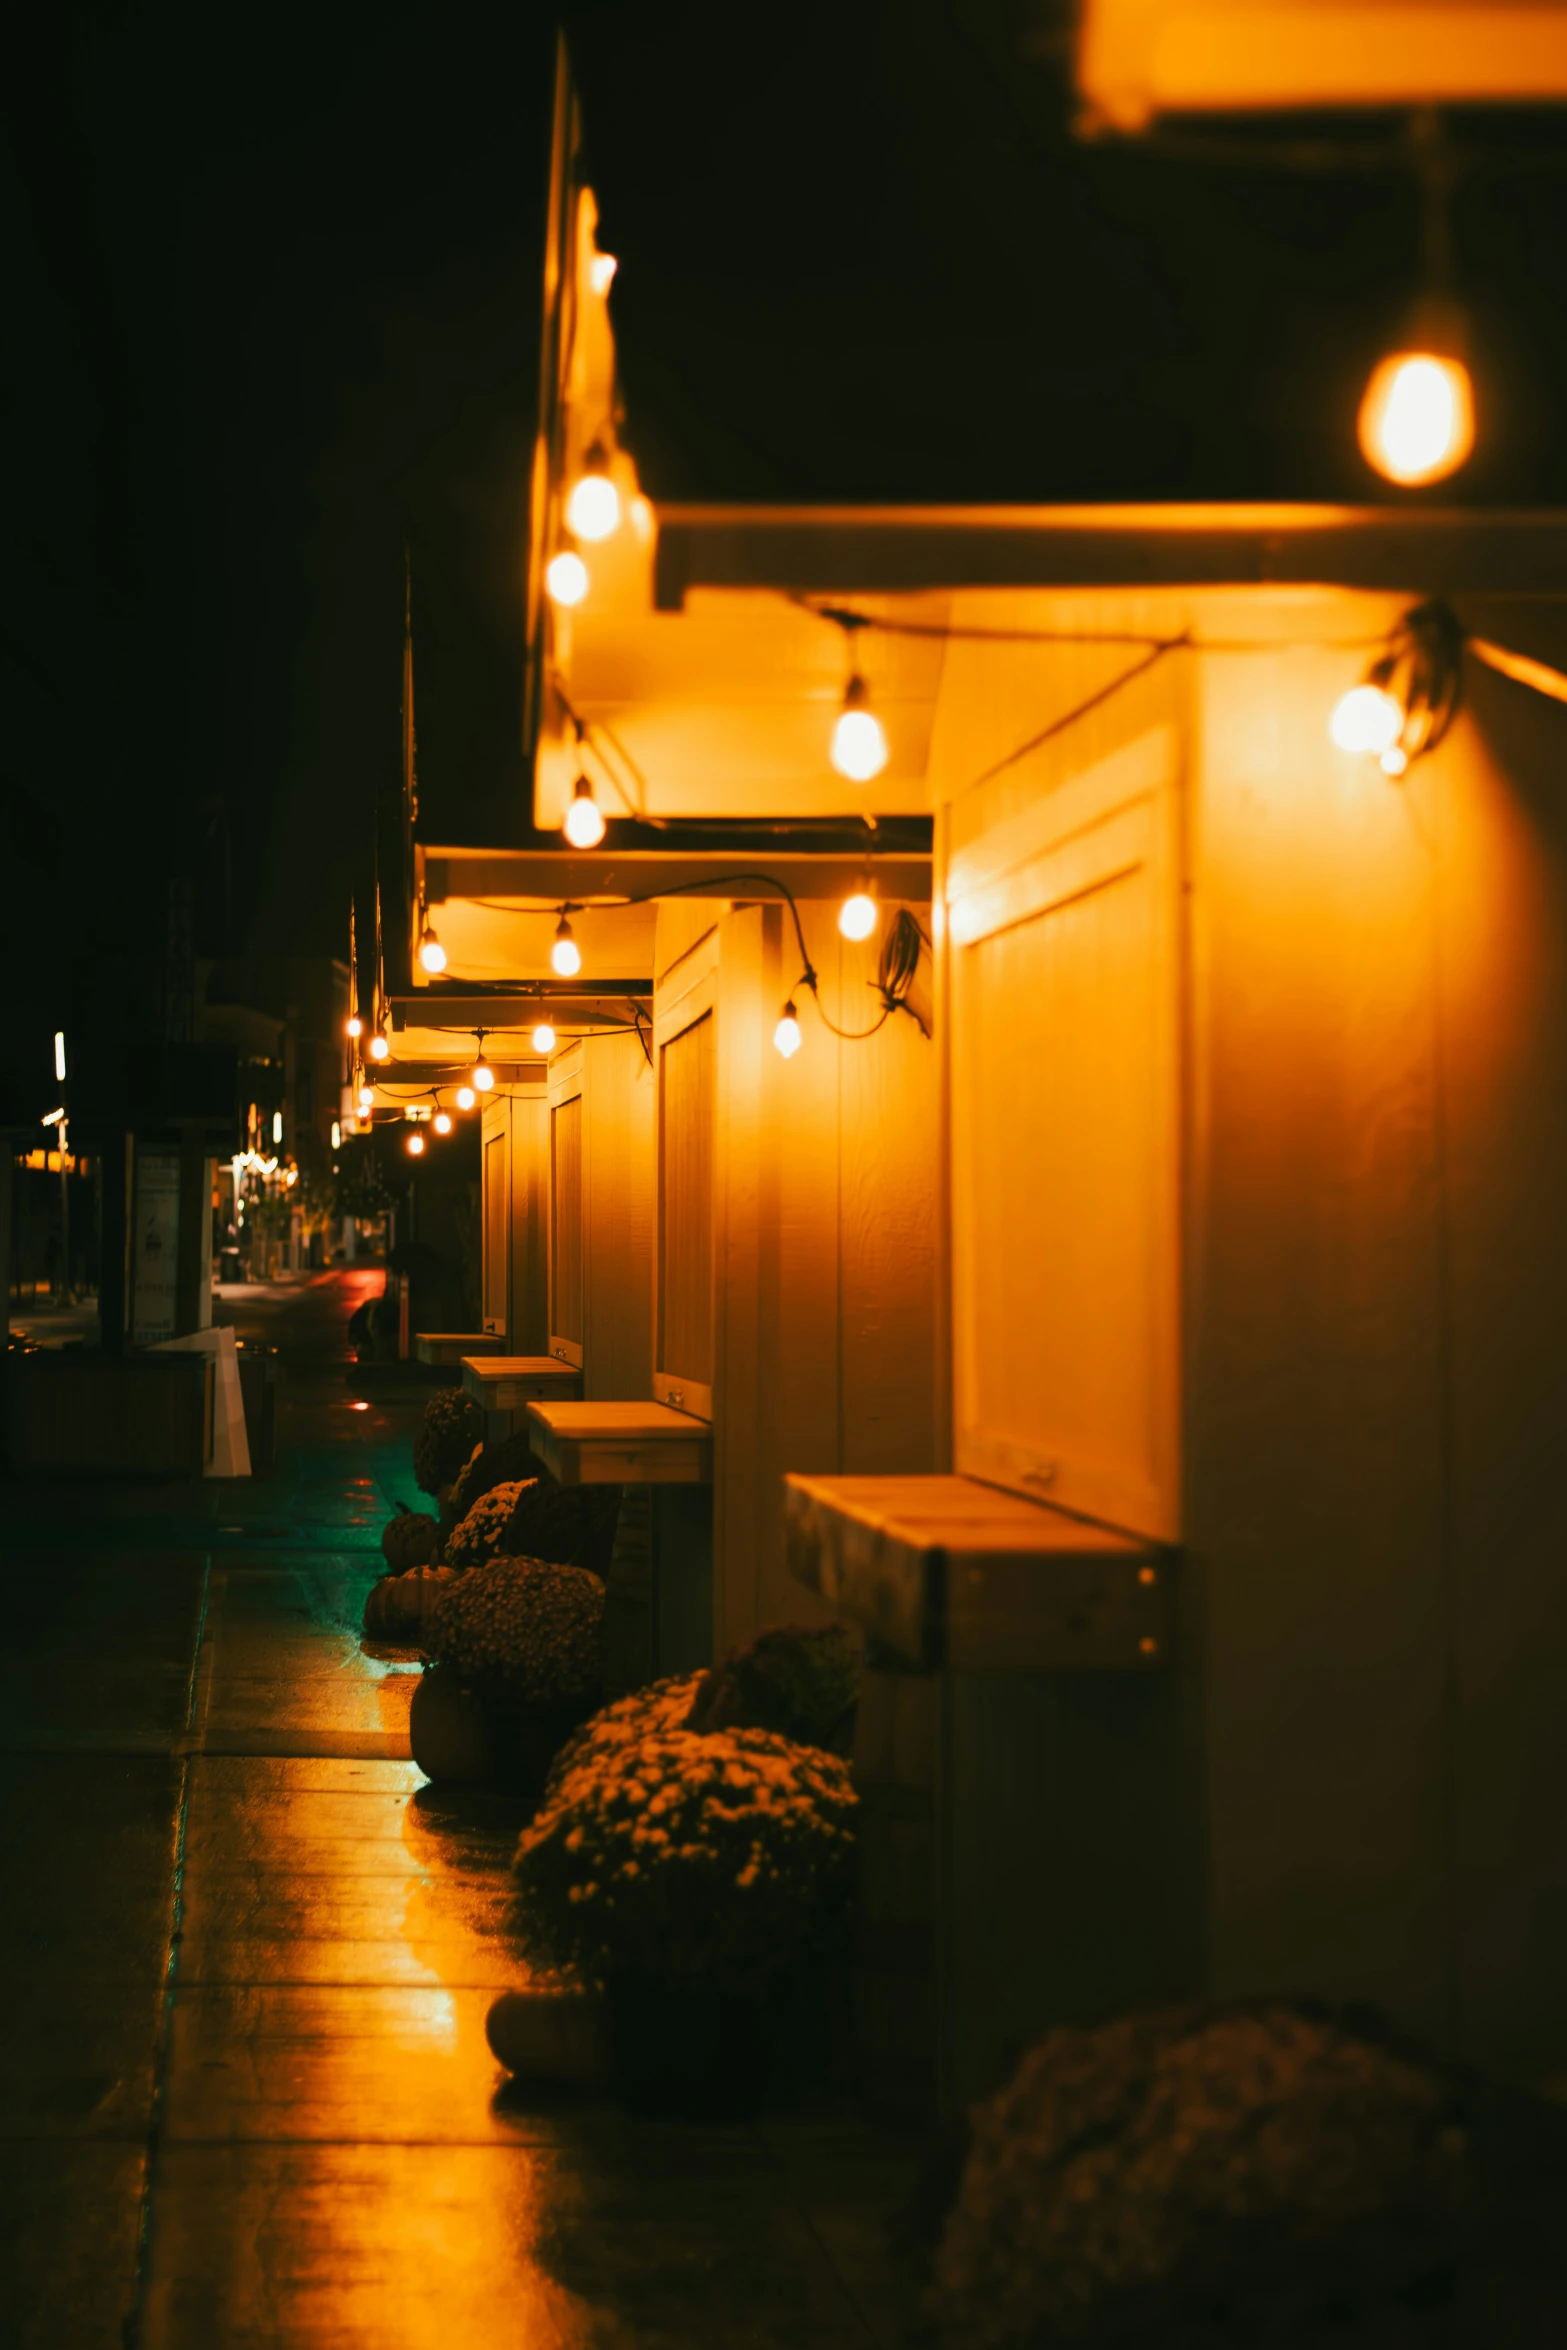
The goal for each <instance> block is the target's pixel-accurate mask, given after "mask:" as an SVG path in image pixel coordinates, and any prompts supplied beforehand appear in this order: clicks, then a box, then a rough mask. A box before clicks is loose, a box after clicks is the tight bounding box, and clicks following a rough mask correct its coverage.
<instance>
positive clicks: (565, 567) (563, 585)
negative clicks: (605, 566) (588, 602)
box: [544, 547, 588, 610]
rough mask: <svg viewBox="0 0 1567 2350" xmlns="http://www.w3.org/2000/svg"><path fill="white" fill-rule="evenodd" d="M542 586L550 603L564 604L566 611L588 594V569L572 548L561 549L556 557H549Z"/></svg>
mask: <svg viewBox="0 0 1567 2350" xmlns="http://www.w3.org/2000/svg"><path fill="white" fill-rule="evenodd" d="M544 585H545V587H546V588H547V589H548V590H549V595H550V601H551V603H554V604H564V605H565V606H566V608H567V609H568V610H569V609H570V608H571V606H572V605H573V604H580V603H581V601H582V599H583V597H584V596H585V595H586V594H587V592H588V567H587V565H586V564H585V563H584V562H583V560H582V557H581V556H580V555H579V554H578V553H577V551H576V549H575V548H574V547H562V548H561V551H560V553H559V554H558V555H552V556H551V557H550V559H549V562H548V564H547V565H546V567H545V572H544Z"/></svg>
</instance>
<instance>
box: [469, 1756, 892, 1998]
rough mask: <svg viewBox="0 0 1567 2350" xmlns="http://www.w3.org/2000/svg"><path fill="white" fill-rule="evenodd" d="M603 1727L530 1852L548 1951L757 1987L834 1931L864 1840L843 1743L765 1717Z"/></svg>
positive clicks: (550, 1807) (556, 1781)
mask: <svg viewBox="0 0 1567 2350" xmlns="http://www.w3.org/2000/svg"><path fill="white" fill-rule="evenodd" d="M612 1710H613V1709H612ZM595 1727H596V1728H599V1736H598V1739H597V1741H596V1742H595V1740H594V1739H593V1737H592V1736H591V1735H590V1736H589V1738H588V1739H587V1740H585V1741H584V1742H582V1743H581V1744H580V1745H579V1746H578V1748H577V1749H576V1752H575V1759H574V1760H573V1762H572V1763H571V1765H570V1767H569V1768H565V1769H561V1770H558V1771H557V1773H556V1775H555V1776H554V1778H553V1779H552V1781H551V1784H550V1787H549V1789H548V1791H547V1793H546V1795H545V1799H544V1803H543V1805H542V1807H541V1808H540V1810H539V1812H538V1813H537V1815H536V1816H535V1818H534V1821H533V1823H532V1825H531V1826H530V1827H529V1828H528V1829H527V1830H526V1832H525V1833H524V1835H523V1838H522V1841H521V1843H520V1845H519V1846H518V1850H517V1858H516V1863H515V1866H516V1873H517V1880H518V1885H519V1888H520V1892H521V1895H522V1899H521V1901H520V1902H519V1905H518V1922H519V1926H520V1928H521V1931H522V1932H523V1934H524V1936H525V1938H526V1939H527V1941H528V1942H529V1943H530V1945H531V1946H532V1947H533V1949H534V1950H535V1951H536V1952H537V1955H538V1956H539V1958H540V1959H542V1960H543V1961H545V1962H546V1963H551V1964H555V1965H560V1966H574V1967H577V1968H579V1969H580V1970H581V1971H582V1973H583V1974H585V1975H587V1976H588V1977H590V1978H592V1979H594V1980H597V1981H600V1982H613V1981H614V1979H615V1978H616V1977H617V1976H619V1977H628V1976H653V1977H657V1978H658V1979H660V1980H662V1981H664V1982H667V1983H669V1984H671V1985H675V1986H686V1987H698V1988H699V1987H704V1986H705V1987H710V1988H712V1989H713V1990H715V1991H720V1992H733V1993H739V1994H741V1995H744V1996H759V1995H761V1994H762V1993H763V1992H765V1990H766V1989H767V1987H768V1985H769V1984H770V1983H772V1982H774V1981H775V1980H776V1979H777V1978H778V1977H779V1976H780V1975H783V1974H785V1973H787V1972H788V1971H789V1970H790V1969H791V1968H792V1967H794V1966H795V1965H797V1964H798V1963H799V1961H800V1960H802V1959H804V1958H806V1957H807V1956H810V1955H813V1954H815V1953H817V1952H819V1951H821V1950H823V1949H825V1948H826V1947H828V1946H829V1945H830V1943H831V1942H832V1940H833V1939H834V1938H835V1935H836V1932H837V1930H838V1929H839V1928H841V1925H842V1922H843V1920H844V1918H845V1916H846V1913H847V1906H848V1896H849V1890H850V1884H851V1880H852V1867H853V1851H854V1809H855V1797H854V1792H853V1790H852V1788H851V1787H850V1784H849V1774H848V1770H847V1768H846V1766H845V1765H844V1764H843V1763H842V1762H841V1761H839V1760H838V1758H837V1757H836V1756H834V1755H828V1754H824V1753H822V1752H820V1751H819V1750H818V1749H816V1748H814V1747H808V1746H800V1745H796V1744H795V1743H793V1742H792V1741H791V1740H789V1739H786V1738H780V1737H778V1736H777V1735H776V1734H774V1733H773V1732H770V1731H767V1730H729V1731H721V1732H717V1733H714V1734H711V1735H706V1736H704V1735H700V1734H698V1733H697V1732H695V1731H691V1730H682V1729H660V1730H647V1731H644V1732H643V1733H642V1735H641V1736H640V1737H638V1738H635V1739H633V1740H626V1741H621V1740H618V1739H616V1738H613V1737H610V1738H606V1736H605V1734H604V1731H603V1729H602V1728H601V1727H599V1726H598V1725H595Z"/></svg>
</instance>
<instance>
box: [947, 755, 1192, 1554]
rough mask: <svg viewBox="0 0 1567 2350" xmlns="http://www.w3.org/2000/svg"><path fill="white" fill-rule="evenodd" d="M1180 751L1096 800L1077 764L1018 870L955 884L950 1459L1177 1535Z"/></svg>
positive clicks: (1157, 1534) (1123, 764) (1015, 863)
mask: <svg viewBox="0 0 1567 2350" xmlns="http://www.w3.org/2000/svg"><path fill="white" fill-rule="evenodd" d="M1156 740H1157V745H1160V746H1162V745H1164V743H1165V738H1164V737H1162V736H1161V737H1159V738H1156ZM1138 748H1139V746H1135V745H1134V746H1133V750H1134V751H1136V750H1138ZM1167 757H1168V753H1167V751H1164V752H1161V751H1160V750H1158V749H1157V748H1156V746H1155V745H1154V744H1150V746H1149V747H1148V750H1147V752H1146V755H1145V757H1144V760H1143V763H1142V768H1141V770H1139V768H1138V766H1137V763H1136V762H1135V761H1134V762H1132V763H1131V766H1130V768H1129V765H1128V759H1127V755H1126V754H1124V753H1123V754H1120V755H1118V757H1117V758H1116V759H1115V760H1113V761H1108V762H1106V763H1105V772H1104V774H1103V775H1102V777H1100V778H1099V779H1098V781H1099V784H1100V794H1099V796H1100V805H1099V807H1098V808H1097V809H1096V807H1095V805H1094V801H1095V796H1096V794H1095V782H1096V778H1095V776H1094V774H1093V773H1092V772H1091V773H1090V774H1089V775H1087V776H1084V777H1079V778H1077V779H1075V780H1074V782H1073V784H1072V785H1071V786H1070V787H1069V790H1070V794H1071V798H1070V803H1068V802H1067V800H1066V799H1065V797H1064V796H1063V798H1062V799H1061V800H1059V801H1053V802H1052V801H1047V802H1046V803H1044V804H1043V805H1042V807H1041V809H1040V810H1039V811H1038V812H1037V814H1038V820H1037V824H1036V828H1035V832H1034V838H1033V841H1032V844H1031V845H1030V844H1029V843H1028V842H1027V840H1026V838H1025V839H1023V840H1014V842H1012V843H1011V844H1010V847H1011V861H1010V865H1009V869H1008V870H1006V871H1004V872H1002V873H999V874H998V873H995V872H992V873H989V874H986V875H985V876H984V877H983V878H980V877H979V876H978V875H976V877H975V885H974V886H973V887H972V888H970V889H968V890H967V891H965V892H964V893H963V894H962V895H961V896H959V897H958V898H956V899H955V900H952V901H949V911H950V935H951V938H952V941H953V948H952V1000H953V1020H952V1032H951V1039H950V1050H951V1055H952V1070H951V1099H952V1120H953V1124H952V1155H953V1165H952V1179H953V1193H952V1204H953V1353H954V1362H953V1379H954V1420H955V1459H956V1465H957V1467H958V1468H959V1469H960V1470H961V1471H965V1472H967V1473H968V1474H971V1475H975V1476H981V1477H987V1478H990V1479H992V1480H993V1481H995V1482H996V1483H999V1484H1003V1485H1007V1486H1010V1487H1012V1488H1013V1489H1015V1490H1017V1491H1021V1492H1025V1493H1030V1494H1032V1495H1034V1496H1035V1498H1048V1499H1050V1500H1052V1501H1055V1502H1058V1503H1060V1504H1061V1505H1062V1506H1063V1507H1065V1508H1068V1509H1075V1510H1079V1511H1081V1512H1082V1513H1083V1514H1084V1515H1087V1516H1091V1517H1098V1518H1102V1519H1104V1520H1106V1521H1107V1522H1108V1523H1110V1524H1113V1525H1117V1526H1122V1527H1125V1528H1126V1529H1127V1530H1128V1531H1130V1532H1135V1533H1139V1534H1143V1535H1147V1536H1152V1537H1154V1538H1156V1539H1164V1540H1169V1539H1173V1538H1174V1536H1175V1535H1176V1534H1177V1533H1178V1531H1179V1403H1180V1398H1179V1377H1178V1367H1179V1326H1178V1300H1179V1264H1178V1244H1179V1204H1180V1166H1179V1159H1180V1153H1179V1147H1178V1143H1179V1126H1180V1110H1179V1091H1178V1082H1179V1070H1178V1044H1179V1035H1180V1017H1179V994H1180V972H1179V960H1178V951H1177V940H1178V924H1177V919H1176V902H1175V886H1176V860H1175V856H1174V835H1173V803H1174V793H1173V777H1172V776H1171V775H1170V774H1169V773H1168V772H1167V770H1166V766H1165V764H1164V762H1165V759H1166V758H1167ZM1052 812H1053V813H1054V815H1055V818H1056V820H1057V821H1058V822H1064V821H1067V820H1069V821H1070V826H1071V829H1070V832H1069V834H1068V836H1067V837H1065V838H1062V837H1060V836H1059V834H1056V835H1055V836H1054V837H1053V836H1052V822H1051V819H1052ZM981 845H982V844H981ZM959 878H960V879H961V877H959Z"/></svg>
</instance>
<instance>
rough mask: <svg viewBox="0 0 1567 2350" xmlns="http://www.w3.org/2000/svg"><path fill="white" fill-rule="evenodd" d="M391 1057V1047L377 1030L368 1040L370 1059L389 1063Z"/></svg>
mask: <svg viewBox="0 0 1567 2350" xmlns="http://www.w3.org/2000/svg"><path fill="white" fill-rule="evenodd" d="M391 1057H392V1048H391V1045H390V1044H389V1043H388V1042H387V1040H386V1038H385V1036H384V1035H383V1034H382V1033H381V1030H380V1029H379V1028H378V1029H377V1030H376V1032H375V1034H374V1036H372V1037H371V1039H370V1058H371V1060H372V1061H389V1060H390V1059H391Z"/></svg>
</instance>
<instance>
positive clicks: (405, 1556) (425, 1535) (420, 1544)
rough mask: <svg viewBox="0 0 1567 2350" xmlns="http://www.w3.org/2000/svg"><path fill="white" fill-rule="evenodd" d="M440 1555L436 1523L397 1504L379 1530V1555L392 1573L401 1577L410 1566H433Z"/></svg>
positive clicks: (417, 1512) (418, 1511)
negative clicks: (393, 1515)
mask: <svg viewBox="0 0 1567 2350" xmlns="http://www.w3.org/2000/svg"><path fill="white" fill-rule="evenodd" d="M440 1555H441V1529H440V1527H439V1526H438V1525H437V1524H436V1522H435V1520H434V1519H433V1518H428V1517H426V1516H425V1515H424V1513H423V1511H422V1510H411V1509H410V1508H409V1507H408V1504H407V1503H406V1502H405V1501H400V1502H399V1503H398V1505H397V1515H396V1517H395V1518H389V1519H388V1520H387V1522H386V1524H385V1525H384V1526H383V1527H382V1529H381V1556H382V1557H383V1558H384V1559H385V1561H386V1563H387V1565H388V1566H389V1567H390V1568H391V1570H392V1573H393V1574H394V1575H404V1574H406V1573H407V1571H408V1569H409V1568H410V1567H433V1566H434V1565H435V1563H436V1561H437V1559H438V1558H439V1557H440Z"/></svg>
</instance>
